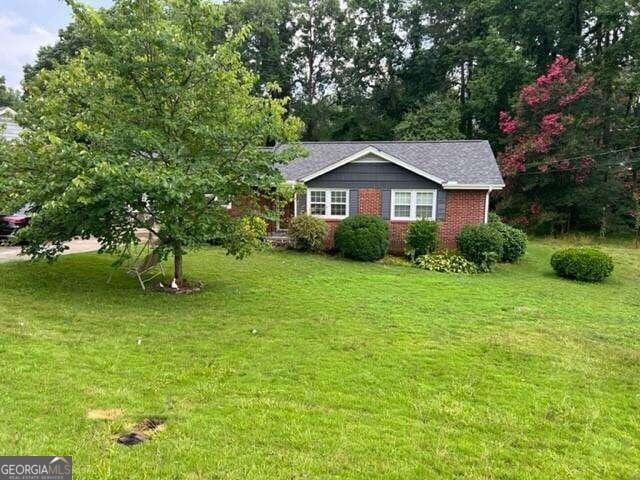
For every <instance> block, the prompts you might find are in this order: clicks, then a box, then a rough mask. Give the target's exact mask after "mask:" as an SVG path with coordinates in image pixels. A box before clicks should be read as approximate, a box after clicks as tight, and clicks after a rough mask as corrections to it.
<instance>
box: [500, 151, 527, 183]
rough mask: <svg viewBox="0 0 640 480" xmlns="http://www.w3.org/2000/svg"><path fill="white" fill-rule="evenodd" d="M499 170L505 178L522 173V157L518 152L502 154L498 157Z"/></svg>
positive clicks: (523, 169) (524, 167) (523, 166)
mask: <svg viewBox="0 0 640 480" xmlns="http://www.w3.org/2000/svg"><path fill="white" fill-rule="evenodd" d="M500 169H501V170H502V174H503V175H504V176H505V177H513V176H514V175H516V174H517V173H518V172H524V171H525V170H526V166H525V164H524V155H523V154H522V153H520V152H519V151H511V152H505V153H503V154H502V155H500Z"/></svg>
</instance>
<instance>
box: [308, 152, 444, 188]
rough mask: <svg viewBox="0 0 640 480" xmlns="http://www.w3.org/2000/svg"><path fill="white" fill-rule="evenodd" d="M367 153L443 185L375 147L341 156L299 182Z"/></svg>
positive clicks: (322, 173) (437, 179)
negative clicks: (341, 157)
mask: <svg viewBox="0 0 640 480" xmlns="http://www.w3.org/2000/svg"><path fill="white" fill-rule="evenodd" d="M367 155H375V156H377V157H379V158H381V159H382V160H386V161H388V162H391V163H395V164H396V165H399V166H401V167H402V168H404V169H406V170H409V171H410V172H413V173H415V174H417V175H420V176H421V177H424V178H427V179H429V180H431V181H432V182H436V183H438V184H440V185H443V184H444V183H445V182H444V180H443V179H441V178H438V177H436V176H435V175H431V174H429V173H427V172H424V171H422V170H420V169H419V168H416V167H414V166H413V165H409V164H408V163H406V162H403V161H402V160H400V159H399V158H396V157H394V156H393V155H389V154H388V153H385V152H383V151H382V150H378V149H377V148H375V147H367V148H364V149H362V150H360V151H359V152H356V153H354V154H353V155H349V156H348V157H345V158H343V159H342V160H340V161H338V162H335V163H333V164H331V165H329V166H327V167H324V168H322V169H320V170H318V171H316V172H314V173H311V174H309V175H307V176H306V177H302V178H301V179H300V181H301V182H305V183H306V182H308V181H309V180H313V179H314V178H316V177H319V176H320V175H324V174H325V173H327V172H330V171H331V170H335V169H336V168H338V167H341V166H343V165H346V164H347V163H351V162H354V161H357V160H358V159H361V158H362V157H365V156H367Z"/></svg>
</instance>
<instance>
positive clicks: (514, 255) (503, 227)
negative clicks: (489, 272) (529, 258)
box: [489, 220, 528, 263]
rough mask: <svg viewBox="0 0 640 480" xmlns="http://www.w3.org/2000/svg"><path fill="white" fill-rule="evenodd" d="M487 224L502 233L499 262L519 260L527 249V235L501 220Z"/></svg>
mask: <svg viewBox="0 0 640 480" xmlns="http://www.w3.org/2000/svg"><path fill="white" fill-rule="evenodd" d="M489 225H490V226H491V227H493V228H494V229H496V230H497V231H498V232H499V233H500V235H502V256H501V257H500V261H501V262H507V263H513V262H515V261H517V260H519V259H520V258H521V257H522V256H523V255H524V254H525V252H526V251H527V244H528V240H527V235H526V234H525V233H524V232H523V231H522V230H519V229H517V228H514V227H511V226H509V225H507V224H505V223H502V222H501V221H499V220H498V221H496V222H490V223H489Z"/></svg>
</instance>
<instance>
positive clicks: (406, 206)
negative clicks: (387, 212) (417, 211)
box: [393, 192, 411, 220]
mask: <svg viewBox="0 0 640 480" xmlns="http://www.w3.org/2000/svg"><path fill="white" fill-rule="evenodd" d="M393 198H394V200H395V202H394V204H393V216H394V217H396V218H406V219H407V220H408V219H409V218H411V192H393Z"/></svg>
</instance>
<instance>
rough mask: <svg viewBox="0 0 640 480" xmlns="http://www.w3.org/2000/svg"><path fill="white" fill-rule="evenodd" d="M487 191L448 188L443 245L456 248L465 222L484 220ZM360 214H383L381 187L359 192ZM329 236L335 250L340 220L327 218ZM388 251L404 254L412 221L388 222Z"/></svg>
mask: <svg viewBox="0 0 640 480" xmlns="http://www.w3.org/2000/svg"><path fill="white" fill-rule="evenodd" d="M486 198H487V192H486V191H485V190H448V191H447V204H446V214H445V220H444V221H443V222H439V223H440V228H439V229H438V237H439V241H440V248H442V249H446V250H454V249H455V248H456V236H457V235H458V233H459V232H460V230H461V229H462V228H463V227H464V226H465V225H473V224H479V223H484V214H485V202H486ZM359 205H360V206H359V211H360V213H376V214H379V213H380V190H377V189H361V190H360V193H359ZM326 222H327V227H328V229H327V236H326V238H325V247H326V248H327V250H333V249H334V244H333V235H334V232H335V229H336V227H337V226H338V224H339V223H340V221H339V220H326ZM388 223H389V237H390V238H389V240H390V242H389V252H391V253H394V254H396V255H402V254H403V253H404V247H405V246H404V236H405V234H406V232H407V229H408V228H409V224H410V223H411V222H407V221H389V222H388Z"/></svg>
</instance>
